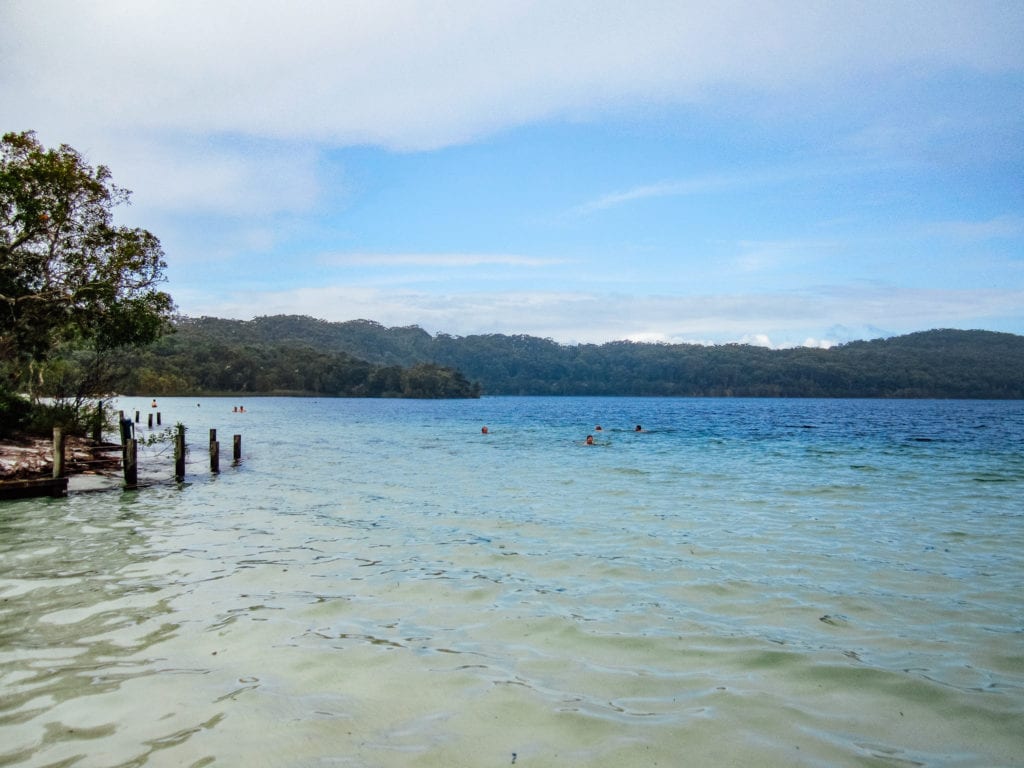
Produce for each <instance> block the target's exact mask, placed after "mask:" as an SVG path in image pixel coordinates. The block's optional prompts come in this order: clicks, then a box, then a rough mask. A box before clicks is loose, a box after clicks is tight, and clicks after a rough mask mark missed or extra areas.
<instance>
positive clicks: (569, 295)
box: [182, 283, 1024, 347]
mask: <svg viewBox="0 0 1024 768" xmlns="http://www.w3.org/2000/svg"><path fill="white" fill-rule="evenodd" d="M182 298H183V299H184V300H183V301H182V304H183V305H185V306H186V307H187V309H186V311H187V312H188V313H189V314H196V315H201V314H219V315H221V316H225V313H226V314H227V316H230V317H240V318H248V317H253V316H255V315H266V314H278V313H283V314H307V315H313V316H315V317H320V318H324V319H327V320H333V321H342V320H350V319H353V318H358V317H362V318H368V319H373V320H377V321H378V322H381V323H384V324H385V325H397V326H402V325H412V324H416V325H420V326H422V327H424V328H425V329H426V330H428V331H430V332H432V333H438V332H445V333H453V334H456V335H469V334H476V333H508V334H515V333H527V334H531V335H535V336H540V337H542V338H552V339H555V340H556V341H560V342H563V343H578V342H595V343H599V342H603V341H608V340H611V339H634V340H647V341H666V342H698V343H727V342H737V341H742V342H747V343H757V344H762V345H770V346H778V347H784V346H800V345H805V344H807V345H811V346H829V345H831V344H835V343H837V342H841V341H847V340H849V337H848V335H847V334H848V330H847V331H842V332H840V331H837V330H836V329H844V328H845V329H850V328H866V327H870V328H873V329H879V328H884V329H887V330H888V332H890V333H905V332H909V331H915V330H923V329H927V328H935V327H969V328H979V327H992V326H993V325H996V326H998V321H999V320H1000V319H1001V318H1006V317H1010V316H1012V315H1013V314H1014V313H1016V312H1018V311H1019V307H1020V306H1022V305H1024V291H1021V290H974V291H958V290H922V289H906V288H900V287H896V286H892V285H884V284H873V283H864V284H859V285H852V286H851V285H847V286H822V287H819V288H817V289H814V290H803V291H773V292H768V293H756V294H755V293H746V294H728V295H719V296H710V295H708V296H659V295H648V296H628V295H621V294H611V293H608V294H602V293H585V292H575V291H563V292H553V291H515V292H509V291H506V292H500V293H497V292H495V293H490V292H465V293H448V294H435V293H425V292H421V291H411V290H400V291H388V292H385V291H381V290H378V289H376V288H369V287H353V286H343V285H334V286H324V287H320V288H301V289H296V290H293V291H252V292H241V291H236V292H234V293H232V294H229V295H228V296H226V297H222V296H220V295H217V296H213V295H210V296H206V297H204V296H202V295H201V294H198V293H195V294H191V295H187V296H184V297H182ZM874 335H882V334H881V333H875V334H874Z"/></svg>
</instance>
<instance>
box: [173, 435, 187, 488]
mask: <svg viewBox="0 0 1024 768" xmlns="http://www.w3.org/2000/svg"><path fill="white" fill-rule="evenodd" d="M174 479H175V480H177V481H178V482H179V483H180V482H182V481H183V480H184V479H185V425H184V424H179V425H178V433H177V434H176V435H175V436H174Z"/></svg>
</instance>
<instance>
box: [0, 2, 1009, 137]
mask: <svg viewBox="0 0 1024 768" xmlns="http://www.w3.org/2000/svg"><path fill="white" fill-rule="evenodd" d="M439 8H441V9H440V10H439ZM2 13H3V19H2V21H3V23H2V24H0V26H2V27H3V28H5V29H6V31H5V32H0V35H2V37H0V47H2V49H3V50H4V51H5V54H6V55H5V59H6V60H5V65H4V67H3V68H2V73H0V78H2V79H0V85H2V88H3V91H4V94H5V98H4V109H5V111H6V112H7V115H5V118H6V122H7V123H8V124H9V123H10V122H11V119H12V117H15V116H17V117H18V118H19V119H20V120H27V121H28V122H29V123H30V125H31V126H34V127H38V128H39V129H40V130H46V131H50V130H54V129H57V128H59V129H60V130H61V131H63V132H65V133H66V132H67V126H68V125H78V126H80V127H82V129H83V130H84V129H85V127H89V128H91V129H93V131H95V130H110V129H114V128H120V129H128V128H135V129H145V130H160V131H165V130H170V131H177V132H183V133H193V132H218V133H227V134H241V135H252V136H262V137H272V138H277V139H286V140H292V139H301V140H318V141H325V142H329V143H335V144H358V143H374V144H382V145H385V146H389V147H393V148H405V149H424V148H431V147H440V146H445V145H448V144H452V143H457V142H462V141H466V140H469V139H471V138H474V137H479V136H481V135H483V134H486V133H489V132H492V131H495V130H499V129H502V128H506V127H509V126H515V125H521V124H524V123H527V122H530V121H534V120H539V119H546V118H551V117H557V116H586V115H588V114H592V113H594V112H595V111H604V110H607V109H610V108H611V109H615V108H618V107H620V106H627V105H630V104H636V103H651V102H663V103H669V102H679V101H690V102H693V101H699V100H700V99H702V98H703V96H704V94H705V93H706V92H707V90H708V89H715V88H719V87H721V86H728V87H732V86H738V87H741V88H745V89H756V90H763V91H777V90H791V89H793V88H800V87H804V86H807V85H808V84H814V83H828V84H835V83H836V82H842V81H845V80H850V81H856V78H858V77H860V76H861V75H862V74H863V73H864V72H866V71H881V70H883V69H885V68H889V67H894V66H907V67H909V66H916V65H921V64H926V65H929V66H939V67H951V66H953V67H955V66H966V67H974V68H980V69H987V70H1009V69H1012V70H1019V68H1020V67H1021V66H1022V64H1024V54H1022V53H1021V51H1022V47H1021V46H1020V44H1019V42H1020V29H1021V18H1022V12H1021V10H1020V7H1019V6H1018V5H1015V4H1013V3H997V2H978V3H970V4H964V3H960V2H932V3H926V4H918V3H891V2H863V3H820V4H813V3H812V4H808V3H805V2H775V3H769V4H760V5H758V6H753V7H752V6H750V4H749V3H745V2H739V1H738V0H734V1H733V2H728V1H726V2H720V3H716V4H714V5H713V6H709V5H707V4H706V3H679V2H673V3H669V2H642V3H638V4H631V5H629V6H624V5H622V3H619V2H611V1H610V0H609V1H608V2H595V1H594V0H589V1H584V0H575V2H573V1H569V2H563V3H557V4H554V3H546V2H522V3H508V4H495V3H478V2H476V1H475V0H461V1H459V0H453V2H448V3H445V4H444V6H443V7H441V6H438V5H436V4H432V3H424V2H417V1H416V0H388V1H386V2H381V1H380V0H363V2H346V3H335V2H329V1H328V0H318V1H314V0H307V1H306V2H292V3H287V4H285V3H281V2H256V3H253V2H240V1H235V2H230V1H229V0H221V1H220V2H216V3H208V2H202V1H200V0H175V2H169V1H164V2H157V1H155V0H153V1H151V2H145V3H137V2H130V1H128V0H120V2H118V1H116V0H94V1H93V2H81V1H80V0H31V1H30V0H7V2H5V3H4V6H3V12H2ZM72 133H74V131H72Z"/></svg>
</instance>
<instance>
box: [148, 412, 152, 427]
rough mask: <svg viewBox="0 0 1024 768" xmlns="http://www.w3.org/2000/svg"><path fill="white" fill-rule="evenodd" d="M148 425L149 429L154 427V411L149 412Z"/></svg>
mask: <svg viewBox="0 0 1024 768" xmlns="http://www.w3.org/2000/svg"><path fill="white" fill-rule="evenodd" d="M148 427H149V429H152V428H153V414H152V413H150V414H149V424H148Z"/></svg>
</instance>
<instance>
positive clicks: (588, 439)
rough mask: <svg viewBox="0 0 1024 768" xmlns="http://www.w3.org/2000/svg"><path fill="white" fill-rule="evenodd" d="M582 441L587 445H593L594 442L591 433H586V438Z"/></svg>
mask: <svg viewBox="0 0 1024 768" xmlns="http://www.w3.org/2000/svg"><path fill="white" fill-rule="evenodd" d="M584 442H585V443H586V444H587V445H593V444H594V436H593V435H587V439H586V440H584Z"/></svg>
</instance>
